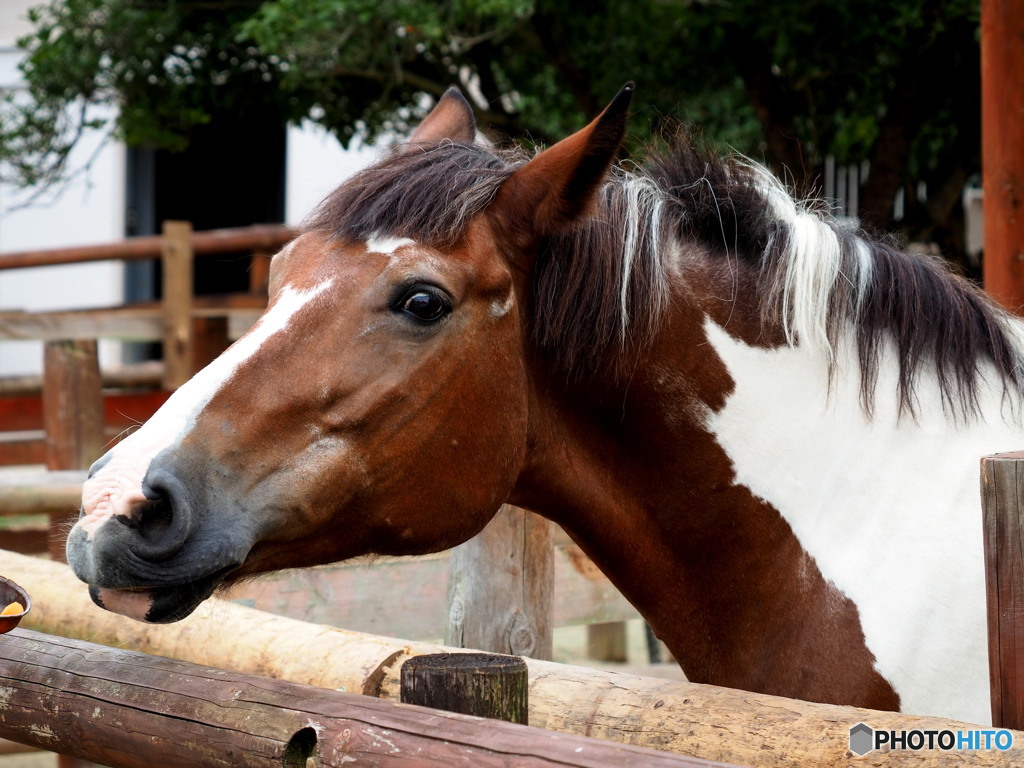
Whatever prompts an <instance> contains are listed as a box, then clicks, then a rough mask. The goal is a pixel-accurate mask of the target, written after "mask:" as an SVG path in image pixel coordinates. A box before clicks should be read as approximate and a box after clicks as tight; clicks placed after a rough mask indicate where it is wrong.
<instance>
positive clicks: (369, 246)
mask: <svg viewBox="0 0 1024 768" xmlns="http://www.w3.org/2000/svg"><path fill="white" fill-rule="evenodd" d="M415 243H416V241H415V240H410V239H409V238H408V237H371V238H370V239H369V240H367V241H366V250H367V251H369V252H370V253H383V254H384V255H386V256H390V255H391V254H393V253H394V252H395V251H397V250H398V249H399V248H401V247H402V246H405V245H415Z"/></svg>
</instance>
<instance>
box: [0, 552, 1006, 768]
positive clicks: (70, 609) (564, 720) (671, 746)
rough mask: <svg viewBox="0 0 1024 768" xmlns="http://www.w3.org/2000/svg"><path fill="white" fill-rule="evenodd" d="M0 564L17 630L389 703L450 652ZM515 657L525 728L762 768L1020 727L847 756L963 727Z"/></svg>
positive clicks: (883, 762)
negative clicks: (145, 610)
mask: <svg viewBox="0 0 1024 768" xmlns="http://www.w3.org/2000/svg"><path fill="white" fill-rule="evenodd" d="M0 573H2V574H4V575H5V576H7V577H8V578H11V579H13V580H14V581H16V582H17V583H19V584H21V586H23V587H24V588H25V589H26V590H28V592H29V594H31V595H32V598H33V608H32V611H31V612H30V613H29V614H28V615H27V616H26V617H25V619H24V620H23V623H22V626H23V627H27V628H30V629H35V630H40V631H43V632H47V633H51V634H55V635H63V636H76V637H83V638H89V639H90V640H92V641H94V642H100V643H104V644H107V645H115V646H118V647H123V648H131V649H135V650H138V651H143V652H146V653H153V654H158V655H161V656H167V657H171V658H179V659H184V660H189V661H193V662H195V663H199V664H206V665H209V666H214V667H221V668H224V669H232V670H236V671H239V672H245V673H248V674H256V675H264V676H269V677H275V678H280V679H284V680H291V681H293V682H300V683H306V684H311V685H315V686H318V687H321V688H329V689H335V690H345V691H348V692H360V693H364V694H367V695H372V696H375V697H380V698H385V699H390V700H397V699H398V697H399V690H400V680H399V677H400V670H401V666H402V664H403V663H404V661H405V660H406V659H408V658H411V657H413V656H419V655H422V654H425V653H443V652H451V651H453V650H456V649H452V648H445V647H442V646H438V645H434V644H430V643H413V642H409V641H406V640H395V639H391V638H386V637H379V636H374V635H365V634H360V633H357V632H349V631H346V630H340V629H334V628H331V627H325V626H316V625H311V624H307V623H305V622H300V621H296V620H294V619H287V618H284V617H281V616H273V615H270V614H266V613H263V612H261V611H256V610H253V609H251V608H245V607H243V606H240V605H235V604H232V603H228V602H224V601H220V600H216V599H214V600H208V601H207V602H206V603H204V604H203V605H202V606H200V608H199V609H198V610H197V611H196V613H195V614H193V615H192V616H191V617H189V618H187V619H185V620H184V621H181V622H178V623H177V624H172V625H162V626H161V625H147V624H140V623H138V622H135V621H132V620H131V619H127V618H124V617H121V616H115V615H113V614H110V613H106V612H105V611H102V610H100V609H99V608H96V607H95V606H93V605H92V603H91V602H90V601H89V598H88V596H87V595H86V590H85V587H84V585H81V584H79V583H78V582H77V581H76V579H75V578H74V576H73V575H72V574H71V573H70V571H69V570H68V569H67V567H66V566H62V565H59V564H55V563H51V562H47V561H43V560H39V559H37V558H32V557H24V556H20V555H15V554H12V553H5V552H0ZM2 645H3V641H0V646H2ZM527 665H528V668H529V679H530V685H529V687H530V691H529V696H530V700H529V723H530V725H531V726H536V727H541V728H545V729H548V730H552V731H559V732H562V733H570V734H584V735H588V736H594V737H598V738H601V739H606V740H609V741H615V742H622V743H627V744H635V745H638V746H644V747H650V748H655V749H658V750H662V751H666V752H675V753H679V754H685V755H692V756H695V757H700V758H703V759H707V760H718V761H722V762H726V763H734V764H738V765H757V766H764V767H765V768H793V767H795V766H802V767H803V766H822V767H825V766H828V767H829V768H831V767H832V766H851V768H858V767H863V766H886V767H887V768H897V767H901V766H919V767H923V766H960V765H963V764H964V762H966V761H969V762H970V764H971V765H972V766H1015V765H1021V764H1022V762H1024V732H1019V731H1015V732H1013V739H1014V746H1013V748H1012V749H1010V750H1009V751H1006V752H1002V751H998V750H992V751H979V752H971V753H970V754H966V753H962V752H958V751H956V750H953V751H950V752H943V751H939V750H921V751H886V752H872V753H870V754H868V755H867V756H865V757H856V756H855V755H854V754H853V753H852V752H851V751H850V749H849V732H850V728H851V727H853V726H854V725H856V724H857V723H860V722H863V723H867V724H868V725H870V726H872V727H874V728H878V729H886V730H888V729H895V730H901V729H906V730H914V729H919V730H922V731H924V730H936V731H942V730H954V731H956V730H961V729H970V728H971V726H968V725H965V724H962V723H956V722H952V721H948V720H942V719H938V718H931V717H916V716H913V715H904V714H899V713H894V712H876V711H872V710H865V709H857V708H852V707H838V706H831V705H826V704H814V703H810V702H803V701H796V700H793V699H783V698H779V697H776V696H766V695H763V694H755V693H748V692H744V691H735V690H730V689H726V688H716V687H713V686H707V685H697V684H694V683H685V682H678V681H669V680H660V679H651V678H644V677H638V676H635V675H626V674H621V673H616V672H610V671H606V670H597V669H589V668H583V667H573V666H569V665H563V664H555V663H553V662H544V661H536V660H533V659H527ZM0 699H2V697H0ZM0 735H2V734H0ZM626 764H627V765H630V764H629V763H626ZM637 765H642V764H641V763H637Z"/></svg>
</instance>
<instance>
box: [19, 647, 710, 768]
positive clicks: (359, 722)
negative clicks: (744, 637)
mask: <svg viewBox="0 0 1024 768" xmlns="http://www.w3.org/2000/svg"><path fill="white" fill-rule="evenodd" d="M0 677H2V678H3V680H2V683H0V691H2V694H3V695H2V696H0V736H2V737H5V738H10V739H14V740H17V741H21V742H25V743H29V744H32V745H34V746H37V747H40V748H42V749H49V750H51V751H56V752H60V753H62V754H67V755H74V756H75V757H78V758H83V759H87V760H92V761H95V762H98V763H100V764H103V765H107V766H110V767H111V768H150V766H152V765H155V764H156V765H160V766H161V767H162V768H193V766H196V765H202V766H209V767H210V768H215V767H216V766H224V767H225V768H229V767H230V768H272V767H273V768H280V767H281V766H286V767H288V766H297V767H298V768H306V766H308V765H311V764H312V765H320V766H339V767H343V766H346V765H347V764H349V763H354V764H356V765H360V766H379V767H380V768H386V767H387V766H401V767H402V768H415V766H438V765H457V764H467V765H473V766H479V767H480V768H498V767H501V768H505V767H507V766H512V765H515V766H522V768H558V767H562V766H578V767H579V768H585V767H586V768H612V767H613V766H614V768H619V766H622V765H635V766H649V767H650V768H659V767H660V766H664V767H665V768H670V767H672V768H676V767H678V768H686V767H689V768H711V767H712V766H714V765H716V764H715V763H711V762H709V761H706V760H700V759H696V758H687V757H683V756H680V755H673V754H667V753H663V752H656V751H654V750H649V749H644V748H641V747H635V746H632V745H627V744H616V743H612V742H607V741H599V740H597V739H592V738H587V737H584V736H576V735H567V734H558V733H553V732H551V731H545V730H541V729H539V728H530V727H528V726H525V725H515V724H513V723H505V722H502V721H499V720H485V719H483V718H479V717H472V716H468V715H459V714H454V713H450V712H443V711H440V710H436V709H427V708H425V707H418V706H413V705H409V704H398V703H394V702H386V701H380V700H377V699H373V698H370V697H366V696H359V695H356V694H351V693H344V692H340V691H332V690H327V689H323V688H314V687H311V686H306V685H301V684H297V683H289V682H286V681H282V680H273V679H268V678H259V677H254V676H251V675H244V674H240V673H237V672H229V671H226V670H224V669H217V668H213V667H206V666H201V665H197V664H191V663H188V662H183V661H178V660H172V659H166V658H160V657H157V656H150V655H147V654H143V653H139V652H136V651H129V650H124V649H121V648H108V647H106V646H102V645H96V644H95V643H88V642H84V641H81V640H72V639H68V638H61V637H53V636H51V635H44V634H40V633H37V632H32V631H28V630H22V629H16V630H14V631H13V632H12V633H10V634H9V635H8V636H6V637H5V638H4V642H3V643H0ZM717 765H721V764H717Z"/></svg>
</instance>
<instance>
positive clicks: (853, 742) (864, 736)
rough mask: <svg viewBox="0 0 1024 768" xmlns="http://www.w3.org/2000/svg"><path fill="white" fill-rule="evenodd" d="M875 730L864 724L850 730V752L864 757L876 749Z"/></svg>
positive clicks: (858, 724)
mask: <svg viewBox="0 0 1024 768" xmlns="http://www.w3.org/2000/svg"><path fill="white" fill-rule="evenodd" d="M874 742H875V729H874V728H872V727H871V726H870V725H865V724H864V723H857V724H856V725H855V726H853V727H852V728H851V729H850V751H851V752H853V754H855V755H857V756H858V757H864V755H866V754H867V753H868V752H870V751H871V750H872V749H874Z"/></svg>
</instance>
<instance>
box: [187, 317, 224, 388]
mask: <svg viewBox="0 0 1024 768" xmlns="http://www.w3.org/2000/svg"><path fill="white" fill-rule="evenodd" d="M230 344H231V339H230V338H229V336H228V318H227V317H223V316H222V317H196V318H193V320H192V360H191V365H190V370H189V377H191V376H193V375H194V374H195V373H196V371H199V370H201V369H203V368H205V367H206V366H207V365H209V364H210V363H212V362H213V361H214V360H215V359H216V358H218V357H220V355H221V353H222V352H223V351H224V350H225V349H227V348H228V345H230Z"/></svg>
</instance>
